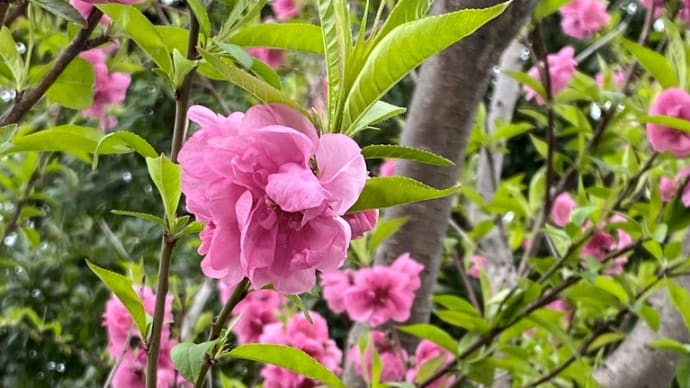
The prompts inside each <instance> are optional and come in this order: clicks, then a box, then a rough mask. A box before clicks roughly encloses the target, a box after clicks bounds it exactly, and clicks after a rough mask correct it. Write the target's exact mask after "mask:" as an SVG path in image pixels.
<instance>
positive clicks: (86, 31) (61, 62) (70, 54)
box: [0, 8, 103, 127]
mask: <svg viewBox="0 0 690 388" xmlns="http://www.w3.org/2000/svg"><path fill="white" fill-rule="evenodd" d="M101 16H103V12H101V11H100V10H99V9H98V8H94V9H93V11H91V14H90V15H89V17H88V19H87V21H86V27H84V28H82V29H81V30H80V31H79V33H77V36H75V37H74V40H72V42H71V43H70V44H69V45H68V46H67V47H66V48H65V50H64V51H62V53H61V54H60V55H59V56H58V57H57V59H56V60H55V63H54V64H53V66H52V67H51V68H50V70H48V72H47V73H46V75H45V76H44V77H43V78H42V79H41V81H40V82H39V83H38V85H36V86H34V87H33V88H31V89H28V90H26V91H24V92H23V93H21V97H20V98H19V99H18V101H17V102H16V103H15V104H14V106H13V107H12V109H11V110H10V111H9V112H7V113H6V114H5V115H4V116H3V117H2V119H0V127H2V126H5V125H8V124H14V123H17V122H19V120H21V118H22V117H23V116H24V114H26V112H28V111H29V110H30V109H31V108H32V107H33V106H34V105H36V103H37V102H38V100H40V99H41V97H43V95H44V94H45V92H46V91H47V90H48V88H50V86H51V85H52V84H53V83H54V82H55V80H57V78H58V77H59V76H60V74H62V72H63V71H64V70H65V68H66V67H67V65H69V63H70V62H72V60H73V59H74V58H75V57H76V56H77V55H79V53H80V52H82V51H83V50H84V47H85V44H86V42H87V41H88V39H89V36H91V33H92V32H93V30H94V29H95V28H96V26H97V25H98V22H99V21H100V20H101Z"/></svg>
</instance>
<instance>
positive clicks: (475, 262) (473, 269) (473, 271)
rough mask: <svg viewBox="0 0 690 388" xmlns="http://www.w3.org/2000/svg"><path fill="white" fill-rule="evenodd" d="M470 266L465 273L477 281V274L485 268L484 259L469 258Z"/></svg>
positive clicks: (477, 257)
mask: <svg viewBox="0 0 690 388" xmlns="http://www.w3.org/2000/svg"><path fill="white" fill-rule="evenodd" d="M470 261H471V262H472V266H470V269H469V270H468V271H467V274H468V275H470V276H472V277H473V278H476V279H479V273H480V272H481V271H482V270H483V269H485V268H486V257H484V256H482V255H472V256H471V257H470Z"/></svg>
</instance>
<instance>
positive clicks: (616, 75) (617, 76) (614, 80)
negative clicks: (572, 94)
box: [594, 70, 625, 88]
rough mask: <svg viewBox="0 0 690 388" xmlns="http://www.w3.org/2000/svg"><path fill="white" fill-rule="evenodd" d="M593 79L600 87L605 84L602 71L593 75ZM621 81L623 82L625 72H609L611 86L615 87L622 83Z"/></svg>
mask: <svg viewBox="0 0 690 388" xmlns="http://www.w3.org/2000/svg"><path fill="white" fill-rule="evenodd" d="M594 79H595V81H596V82H597V85H599V87H600V88H603V87H604V86H605V83H606V78H605V77H604V74H603V73H597V74H596V75H595V76H594ZM623 82H625V72H623V71H620V70H616V71H614V72H613V73H611V84H612V85H611V86H613V87H616V88H617V87H620V86H621V85H623Z"/></svg>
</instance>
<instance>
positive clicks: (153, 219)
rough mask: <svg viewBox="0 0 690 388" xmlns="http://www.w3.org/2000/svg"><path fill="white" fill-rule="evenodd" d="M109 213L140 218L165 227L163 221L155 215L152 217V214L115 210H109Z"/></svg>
mask: <svg viewBox="0 0 690 388" xmlns="http://www.w3.org/2000/svg"><path fill="white" fill-rule="evenodd" d="M110 212H111V213H113V214H116V215H118V216H128V217H135V218H141V219H142V220H146V221H151V222H154V223H156V224H159V225H161V226H165V223H164V222H163V219H162V218H160V217H159V216H157V215H154V214H150V213H142V212H134V211H129V210H117V209H115V210H111V211H110Z"/></svg>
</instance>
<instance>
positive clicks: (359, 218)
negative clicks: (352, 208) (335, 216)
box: [343, 209, 379, 240]
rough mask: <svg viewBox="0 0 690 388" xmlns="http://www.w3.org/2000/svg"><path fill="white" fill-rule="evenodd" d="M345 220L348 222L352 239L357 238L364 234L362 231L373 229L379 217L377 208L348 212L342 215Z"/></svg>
mask: <svg viewBox="0 0 690 388" xmlns="http://www.w3.org/2000/svg"><path fill="white" fill-rule="evenodd" d="M343 218H344V219H345V221H347V223H348V224H350V229H351V230H352V239H353V240H355V239H358V238H360V237H363V236H364V233H366V232H368V231H370V230H372V229H374V227H375V226H376V221H378V218H379V211H378V209H373V210H366V211H363V212H357V213H349V214H345V216H343Z"/></svg>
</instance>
